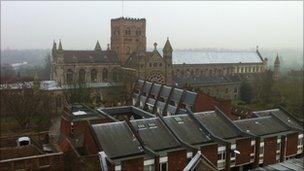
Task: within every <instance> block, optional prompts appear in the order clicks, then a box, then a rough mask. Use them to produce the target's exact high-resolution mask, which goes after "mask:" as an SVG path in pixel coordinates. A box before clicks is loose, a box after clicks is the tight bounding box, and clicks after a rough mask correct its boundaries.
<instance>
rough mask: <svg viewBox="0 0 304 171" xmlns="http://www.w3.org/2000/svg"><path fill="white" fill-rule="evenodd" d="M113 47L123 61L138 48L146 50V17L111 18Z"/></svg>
mask: <svg viewBox="0 0 304 171" xmlns="http://www.w3.org/2000/svg"><path fill="white" fill-rule="evenodd" d="M111 48H112V49H113V50H114V51H115V52H116V53H117V54H118V56H119V60H120V61H121V62H122V63H123V62H125V61H126V60H127V59H128V57H129V56H130V55H131V54H132V53H133V52H136V51H138V50H141V51H144V52H145V51H146V19H144V18H142V19H136V18H122V17H121V18H116V19H112V20H111Z"/></svg>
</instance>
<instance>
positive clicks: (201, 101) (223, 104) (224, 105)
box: [194, 92, 236, 120]
mask: <svg viewBox="0 0 304 171" xmlns="http://www.w3.org/2000/svg"><path fill="white" fill-rule="evenodd" d="M215 106H217V107H218V108H219V109H220V110H222V111H223V112H224V113H225V114H226V115H227V116H228V117H229V118H231V119H233V120H234V119H236V117H235V116H232V114H231V109H232V108H231V101H230V100H219V99H217V98H215V97H212V96H209V95H208V94H205V93H204V92H199V93H198V94H197V96H196V101H195V104H194V112H204V111H210V110H214V107H215Z"/></svg>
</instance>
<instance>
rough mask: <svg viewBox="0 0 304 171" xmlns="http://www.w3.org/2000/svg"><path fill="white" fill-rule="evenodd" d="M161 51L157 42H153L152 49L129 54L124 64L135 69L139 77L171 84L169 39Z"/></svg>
mask: <svg viewBox="0 0 304 171" xmlns="http://www.w3.org/2000/svg"><path fill="white" fill-rule="evenodd" d="M162 51H163V55H161V54H160V53H159V51H158V50H157V43H154V50H153V51H151V52H142V51H141V52H136V53H133V54H131V56H130V57H129V58H128V60H127V61H126V63H125V65H124V66H125V67H128V68H133V69H135V70H136V75H137V77H138V78H140V79H146V80H148V81H153V82H158V83H163V84H164V83H165V84H168V85H172V82H173V81H172V66H173V65H172V51H173V50H172V48H171V45H170V41H169V39H167V41H166V44H165V46H164V48H163V50H162Z"/></svg>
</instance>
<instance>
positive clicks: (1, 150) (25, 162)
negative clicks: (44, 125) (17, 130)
mask: <svg viewBox="0 0 304 171" xmlns="http://www.w3.org/2000/svg"><path fill="white" fill-rule="evenodd" d="M0 142H1V147H0V154H1V155H0V170H2V171H6V170H7V171H10V170H62V169H63V168H64V162H63V153H62V152H61V151H60V149H59V147H58V146H57V144H56V143H55V142H54V140H53V139H52V137H50V136H49V132H39V133H27V134H19V135H16V136H7V137H0Z"/></svg>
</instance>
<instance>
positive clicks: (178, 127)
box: [164, 114, 212, 145]
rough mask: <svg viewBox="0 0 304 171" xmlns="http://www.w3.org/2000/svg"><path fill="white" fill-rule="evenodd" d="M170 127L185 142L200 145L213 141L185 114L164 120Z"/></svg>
mask: <svg viewBox="0 0 304 171" xmlns="http://www.w3.org/2000/svg"><path fill="white" fill-rule="evenodd" d="M164 119H165V122H166V123H167V124H168V125H169V127H170V128H171V129H172V130H173V131H174V132H175V133H176V134H177V135H178V136H179V137H180V138H181V139H182V140H183V141H185V142H187V143H189V144H191V145H198V144H202V143H206V142H210V141H212V140H211V139H210V137H208V136H207V135H205V134H204V132H202V131H201V130H199V127H197V126H196V125H195V123H194V121H192V119H191V118H190V117H189V116H188V115H185V114H182V115H175V116H167V117H165V118H164Z"/></svg>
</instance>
